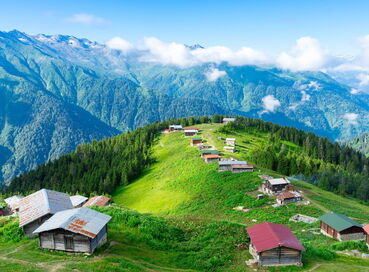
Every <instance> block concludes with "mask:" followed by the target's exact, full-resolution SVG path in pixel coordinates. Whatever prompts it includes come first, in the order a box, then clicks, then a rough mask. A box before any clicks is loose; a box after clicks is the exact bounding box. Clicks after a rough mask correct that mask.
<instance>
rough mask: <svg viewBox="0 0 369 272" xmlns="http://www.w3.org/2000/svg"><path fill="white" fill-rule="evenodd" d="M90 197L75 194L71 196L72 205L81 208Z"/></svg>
mask: <svg viewBox="0 0 369 272" xmlns="http://www.w3.org/2000/svg"><path fill="white" fill-rule="evenodd" d="M87 200H88V198H87V197H85V196H81V195H74V196H71V197H70V201H72V205H73V207H74V208H80V207H82V206H83V204H85V203H86V202H87Z"/></svg>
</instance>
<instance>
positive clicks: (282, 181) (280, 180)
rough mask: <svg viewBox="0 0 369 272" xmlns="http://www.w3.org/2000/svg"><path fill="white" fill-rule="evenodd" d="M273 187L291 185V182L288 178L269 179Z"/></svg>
mask: <svg viewBox="0 0 369 272" xmlns="http://www.w3.org/2000/svg"><path fill="white" fill-rule="evenodd" d="M268 181H269V183H270V184H271V185H278V184H289V183H290V181H289V180H288V179H286V178H275V179H268Z"/></svg>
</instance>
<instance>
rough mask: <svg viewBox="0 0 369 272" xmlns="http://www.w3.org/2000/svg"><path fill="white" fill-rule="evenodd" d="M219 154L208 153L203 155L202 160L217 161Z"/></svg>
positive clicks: (207, 161)
mask: <svg viewBox="0 0 369 272" xmlns="http://www.w3.org/2000/svg"><path fill="white" fill-rule="evenodd" d="M219 159H220V156H219V155H217V154H208V155H205V156H204V160H205V162H206V163H212V162H218V161H219Z"/></svg>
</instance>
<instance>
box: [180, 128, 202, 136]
mask: <svg viewBox="0 0 369 272" xmlns="http://www.w3.org/2000/svg"><path fill="white" fill-rule="evenodd" d="M197 133H199V131H198V130H196V129H184V136H185V137H192V136H196V135H197Z"/></svg>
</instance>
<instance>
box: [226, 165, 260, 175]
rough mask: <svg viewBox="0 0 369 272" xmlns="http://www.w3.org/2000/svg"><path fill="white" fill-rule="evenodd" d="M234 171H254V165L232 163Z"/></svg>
mask: <svg viewBox="0 0 369 272" xmlns="http://www.w3.org/2000/svg"><path fill="white" fill-rule="evenodd" d="M231 171H232V173H243V172H253V171H254V166H253V165H251V164H233V165H231Z"/></svg>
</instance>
